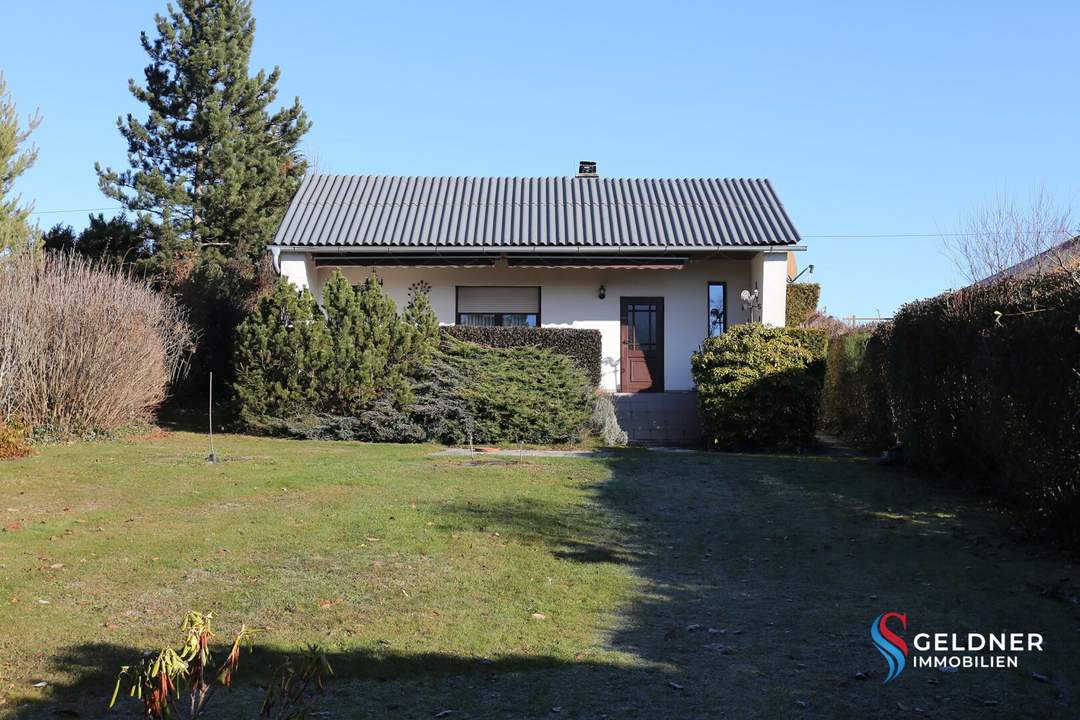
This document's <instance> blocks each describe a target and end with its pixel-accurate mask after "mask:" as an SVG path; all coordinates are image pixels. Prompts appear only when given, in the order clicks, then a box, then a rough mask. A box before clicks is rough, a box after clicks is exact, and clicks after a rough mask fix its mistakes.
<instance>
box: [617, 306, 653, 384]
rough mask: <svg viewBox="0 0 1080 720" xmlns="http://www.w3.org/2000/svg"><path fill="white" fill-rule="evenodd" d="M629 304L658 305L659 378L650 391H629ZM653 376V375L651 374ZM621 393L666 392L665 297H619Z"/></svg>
mask: <svg viewBox="0 0 1080 720" xmlns="http://www.w3.org/2000/svg"><path fill="white" fill-rule="evenodd" d="M629 303H655V304H656V336H657V342H656V353H657V364H658V366H659V367H658V368H657V373H656V375H657V377H655V378H654V380H653V386H652V387H651V388H649V389H648V390H628V389H627V386H628V385H629V383H628V382H627V381H626V375H627V373H628V372H629V370H630V368H629V363H627V362H626V340H625V339H624V336H625V329H626V306H627V305H628V304H629ZM650 374H652V373H650ZM619 392H624V393H629V392H634V393H639V392H646V393H653V392H664V298H663V296H660V295H656V296H645V295H621V296H620V297H619Z"/></svg>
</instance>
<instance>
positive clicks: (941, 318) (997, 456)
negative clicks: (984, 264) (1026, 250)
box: [881, 272, 1080, 541]
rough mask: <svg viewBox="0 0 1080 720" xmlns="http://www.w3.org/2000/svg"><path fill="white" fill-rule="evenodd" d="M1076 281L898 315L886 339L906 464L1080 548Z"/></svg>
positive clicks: (931, 303)
mask: <svg viewBox="0 0 1080 720" xmlns="http://www.w3.org/2000/svg"><path fill="white" fill-rule="evenodd" d="M1078 318H1080V275H1077V274H1075V273H1070V272H1057V273H1051V274H1047V275H1042V276H1037V277H1033V278H1026V279H1020V280H1015V279H1006V280H1003V281H1000V282H997V283H994V284H991V285H987V286H980V287H973V288H968V289H965V290H962V291H960V292H955V293H949V294H945V295H941V296H938V297H936V298H932V299H930V300H924V301H921V302H915V303H911V304H909V305H905V306H904V307H903V308H902V309H901V310H900V312H899V313H898V314H897V316H896V318H895V319H894V320H893V322H892V324H891V328H888V329H887V330H882V331H881V333H882V340H883V342H884V343H885V347H886V351H885V353H884V354H885V363H884V366H885V373H886V376H887V378H888V384H889V393H890V396H891V399H892V407H893V411H894V414H895V417H896V425H897V434H898V436H899V438H900V441H901V443H902V444H903V447H904V452H905V454H906V456H907V458H908V459H909V460H911V462H913V463H914V464H916V465H917V466H919V467H923V468H926V469H928V470H932V471H935V472H937V473H939V474H940V475H941V476H942V477H944V478H948V477H956V478H965V479H967V480H968V481H970V482H971V483H972V484H973V485H974V486H975V487H976V488H978V489H979V490H981V491H982V492H984V493H986V494H989V495H991V496H994V497H997V498H999V499H1002V500H1005V501H1007V502H1008V503H1009V505H1010V506H1012V507H1014V508H1017V509H1019V510H1022V511H1024V512H1026V513H1028V514H1030V515H1031V516H1033V518H1034V519H1036V520H1037V522H1038V523H1039V524H1040V525H1043V524H1050V525H1052V526H1053V527H1054V529H1055V530H1056V531H1059V532H1060V533H1063V534H1067V535H1069V536H1071V537H1070V539H1071V540H1073V541H1078V540H1080V532H1078V531H1077V527H1076V524H1075V519H1076V518H1077V517H1078V516H1080V410H1078V408H1080V332H1078V329H1077V322H1078Z"/></svg>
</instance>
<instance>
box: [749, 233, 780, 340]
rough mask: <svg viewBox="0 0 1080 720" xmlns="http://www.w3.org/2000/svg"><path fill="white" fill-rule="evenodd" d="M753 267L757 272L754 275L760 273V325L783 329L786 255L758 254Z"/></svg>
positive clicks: (773, 253)
mask: <svg viewBox="0 0 1080 720" xmlns="http://www.w3.org/2000/svg"><path fill="white" fill-rule="evenodd" d="M754 265H755V268H754V269H755V270H756V271H757V272H755V273H754V274H755V275H757V274H758V273H760V280H759V282H760V283H761V323H762V324H763V325H770V326H772V327H784V324H785V322H786V317H787V253H786V252H763V253H758V254H757V255H756V256H755V258H754ZM758 267H760V270H758Z"/></svg>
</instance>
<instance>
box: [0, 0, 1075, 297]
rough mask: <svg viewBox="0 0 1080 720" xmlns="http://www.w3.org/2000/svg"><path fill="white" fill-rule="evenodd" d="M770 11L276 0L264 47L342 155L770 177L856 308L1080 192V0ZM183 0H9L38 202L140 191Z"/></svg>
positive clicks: (464, 171)
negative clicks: (963, 247)
mask: <svg viewBox="0 0 1080 720" xmlns="http://www.w3.org/2000/svg"><path fill="white" fill-rule="evenodd" d="M754 5H755V4H753V3H730V4H728V3H718V2H713V3H684V2H673V1H671V0H669V1H667V2H649V3H644V2H640V3H639V2H629V1H627V0H623V1H621V2H588V3H585V2H567V3H561V2H547V3H510V2H492V3H472V2H453V3H407V2H401V3H386V2H380V3H370V2H344V1H342V2H330V1H329V0H326V1H319V0H309V1H307V2H286V1H284V0H256V1H255V14H256V18H257V24H258V30H257V36H256V46H255V53H254V65H255V66H256V67H272V66H273V65H280V66H281V68H282V73H283V74H282V81H281V84H280V88H281V99H282V101H287V100H289V99H291V98H292V97H293V96H294V95H299V96H300V98H301V100H302V102H303V104H304V106H305V108H306V109H307V110H308V113H309V114H310V116H311V118H312V120H313V121H314V128H313V130H312V131H311V133H310V135H309V136H308V138H307V140H306V143H305V150H306V152H307V153H308V154H309V155H310V156H311V157H313V158H315V159H316V160H317V162H318V166H319V168H320V170H321V171H322V172H335V173H393V174H426V175H444V174H445V175H564V174H569V173H572V172H573V171H574V170H575V169H576V163H577V161H578V160H580V159H593V160H596V161H597V162H598V163H599V169H600V173H601V174H602V175H607V176H612V177H642V176H645V177H648V176H656V177H661V176H674V177H768V178H770V179H771V180H772V181H773V183H774V185H775V187H776V189H777V191H778V192H779V193H780V196H781V198H782V199H783V201H784V204H785V206H786V207H787V210H788V212H789V213H790V215H791V216H792V218H793V220H794V221H795V224H796V226H797V227H798V228H799V230H800V232H801V233H802V234H803V235H804V236H805V238H806V245H807V247H808V248H809V249H808V251H807V252H806V253H804V254H803V255H802V256H801V258H800V260H801V263H802V264H805V263H808V262H809V263H814V264H815V265H816V268H817V270H816V272H815V274H814V276H813V279H814V280H816V281H818V282H820V283H822V287H823V290H822V303H823V305H825V306H826V307H827V308H828V310H829V311H830V312H832V313H834V314H837V315H851V314H857V315H874V314H877V313H878V312H881V313H883V314H886V315H887V314H890V313H891V312H893V311H894V310H895V308H896V307H898V306H899V305H900V304H902V303H903V302H906V301H908V300H911V299H915V298H918V297H926V296H929V295H933V294H936V293H937V292H940V291H941V290H943V289H945V288H948V287H953V286H956V285H958V284H959V283H960V279H959V274H958V272H957V271H956V270H955V268H954V267H953V265H952V263H951V262H950V261H949V260H948V259H947V258H946V257H945V256H944V254H943V253H942V241H941V238H940V236H939V234H940V233H945V232H950V231H955V230H956V228H957V226H958V224H959V222H960V218H961V216H962V215H963V214H964V213H965V212H967V211H969V210H970V209H971V208H972V207H974V206H976V205H979V204H981V203H983V202H985V201H987V200H989V199H990V198H992V197H993V196H994V195H995V194H998V193H1002V192H1004V193H1009V194H1015V195H1018V196H1020V197H1025V196H1027V195H1029V194H1030V193H1031V191H1032V189H1033V188H1034V187H1036V186H1045V188H1046V190H1047V191H1048V192H1049V193H1050V194H1051V195H1053V196H1055V197H1057V198H1058V199H1059V200H1060V201H1061V202H1062V203H1073V204H1075V203H1076V201H1077V199H1078V197H1080V171H1078V168H1080V131H1078V128H1080V92H1077V87H1078V77H1080V60H1078V59H1077V56H1076V51H1075V46H1076V35H1075V29H1076V27H1077V26H1078V22H1080V3H1076V2H1058V3H1050V2H1046V3H1040V2H1030V3H1018V2H1001V3H998V2H978V3H976V2H970V3H964V2H954V3H941V2H930V3H896V4H885V3H876V2H875V3H842V4H840V3H838V4H833V3H824V2H819V3H791V4H785V3H780V2H772V3H765V4H760V7H755V6H754ZM163 8H164V3H163V2H162V3H158V2H152V1H144V2H120V1H115V0H114V1H111V2H104V1H103V2H94V3H88V2H82V1H79V2H60V1H55V2H47V3H44V2H43V3H18V4H14V5H13V7H9V8H5V10H4V15H5V25H7V26H8V28H9V30H8V32H5V38H4V43H3V45H2V46H0V69H2V70H3V71H4V72H5V74H6V76H7V79H8V85H9V89H10V90H11V92H12V93H13V94H14V96H15V99H16V101H17V102H18V103H19V105H20V108H22V109H23V110H24V111H31V110H33V109H34V108H35V107H38V108H40V109H41V112H42V115H43V116H44V122H43V124H42V126H41V127H40V129H39V130H38V132H37V133H36V135H35V139H36V141H37V144H38V145H39V147H40V150H41V155H40V158H39V161H38V164H37V166H36V167H35V168H34V169H33V170H31V171H30V172H29V173H28V174H27V175H26V176H25V177H24V178H22V179H21V180H20V182H19V184H18V186H17V187H18V189H19V190H20V191H21V193H22V194H23V197H24V198H25V199H27V200H34V201H35V202H36V207H37V210H39V211H51V210H72V209H81V208H103V207H110V206H113V205H114V203H113V202H112V201H109V200H108V199H106V198H105V197H104V196H102V195H101V194H100V192H99V191H98V189H97V184H96V180H95V176H94V172H93V164H94V162H95V161H98V160H100V161H102V162H103V163H104V164H108V165H112V166H114V167H116V166H123V165H124V163H125V154H124V152H125V147H124V144H123V141H122V139H121V137H120V135H119V134H118V133H117V131H116V127H115V123H116V118H117V116H118V115H120V114H122V113H126V112H135V113H137V114H138V115H139V116H143V115H144V113H143V110H142V109H141V108H140V107H139V106H138V105H137V104H135V103H134V101H133V100H132V99H131V97H130V95H129V94H128V92H127V80H128V78H131V77H134V78H137V79H139V78H141V77H142V68H143V67H144V66H145V65H146V57H145V55H144V54H143V52H142V49H141V48H140V47H139V43H138V34H139V31H140V30H143V29H147V30H149V29H151V28H152V16H153V14H154V12H155V11H157V10H160V9H163ZM106 214H107V215H108V214H110V212H108V211H107V212H106ZM36 217H37V220H38V221H39V222H40V224H41V225H42V226H43V227H48V226H51V225H52V224H53V223H55V222H57V221H63V222H66V223H71V224H73V225H75V226H76V227H81V226H83V225H84V224H85V223H86V213H85V212H71V213H48V214H40V215H37V216H36ZM922 234H930V235H932V237H887V238H873V237H868V236H873V235H893V236H900V235H922ZM821 235H854V236H858V237H849V238H835V237H834V238H826V237H815V236H821Z"/></svg>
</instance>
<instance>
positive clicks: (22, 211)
mask: <svg viewBox="0 0 1080 720" xmlns="http://www.w3.org/2000/svg"><path fill="white" fill-rule="evenodd" d="M40 123H41V116H40V115H37V114H35V115H34V116H33V117H31V118H29V119H28V120H27V123H26V127H25V128H24V127H22V126H21V125H20V123H19V116H18V113H17V112H16V109H15V102H14V100H12V98H11V94H10V93H8V91H7V83H6V82H5V80H4V76H3V74H2V73H0V257H3V256H5V255H8V254H10V253H13V252H20V251H23V250H27V249H32V248H34V247H35V246H36V245H37V242H38V238H39V236H40V233H39V232H38V231H37V228H36V227H34V226H32V225H31V224H30V222H29V218H30V211H31V210H33V206H32V205H29V206H22V207H20V206H19V203H20V201H21V198H20V197H19V196H18V195H12V192H13V191H14V185H15V179H16V178H17V177H19V176H20V175H22V174H23V173H24V172H26V171H27V170H28V169H29V168H30V166H31V165H33V164H34V161H35V160H37V148H36V147H33V146H31V147H29V148H26V149H24V150H20V149H19V148H20V147H21V146H22V145H23V143H25V142H26V140H27V139H28V138H29V137H30V133H31V132H33V131H34V128H36V127H37V126H38V125H39V124H40Z"/></svg>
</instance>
